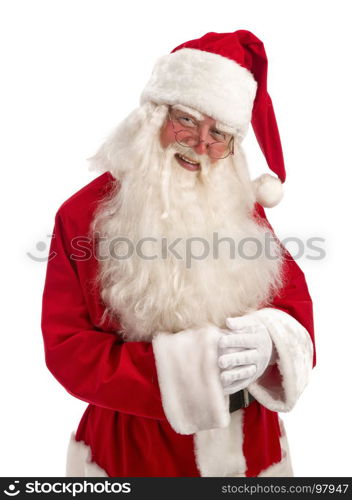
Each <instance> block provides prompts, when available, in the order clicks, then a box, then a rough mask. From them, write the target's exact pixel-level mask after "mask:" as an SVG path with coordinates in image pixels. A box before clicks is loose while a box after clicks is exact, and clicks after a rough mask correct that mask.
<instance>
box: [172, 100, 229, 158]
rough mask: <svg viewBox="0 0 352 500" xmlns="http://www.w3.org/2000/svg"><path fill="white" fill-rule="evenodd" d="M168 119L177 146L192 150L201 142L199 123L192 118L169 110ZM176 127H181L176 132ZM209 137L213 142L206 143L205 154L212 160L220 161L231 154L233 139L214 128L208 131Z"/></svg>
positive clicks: (175, 110) (177, 111) (178, 111)
mask: <svg viewBox="0 0 352 500" xmlns="http://www.w3.org/2000/svg"><path fill="white" fill-rule="evenodd" d="M168 114H169V119H170V121H171V124H172V128H173V130H174V134H175V140H176V142H177V144H179V145H180V146H183V147H184V148H194V147H196V146H198V144H200V143H201V142H205V141H204V140H203V139H200V138H199V128H200V123H199V122H198V121H197V120H195V119H194V118H193V117H192V116H190V115H188V114H187V113H184V112H182V111H181V110H178V109H173V108H171V109H169V112H168ZM176 127H182V128H181V129H180V130H177V129H176ZM209 134H210V136H211V137H212V138H213V139H214V142H208V143H206V148H207V153H208V155H209V157H210V158H212V159H213V160H222V159H224V158H227V157H228V156H229V155H232V154H233V152H234V151H233V149H234V137H233V136H231V135H230V134H226V133H225V132H221V131H220V130H218V129H216V128H212V129H210V130H209Z"/></svg>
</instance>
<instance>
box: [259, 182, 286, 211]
mask: <svg viewBox="0 0 352 500" xmlns="http://www.w3.org/2000/svg"><path fill="white" fill-rule="evenodd" d="M253 188H254V192H255V197H256V200H257V202H258V203H260V204H261V205H262V206H263V207H268V208H271V207H275V206H276V205H278V204H279V203H280V201H281V200H282V198H283V195H284V192H283V186H282V182H281V181H280V179H278V178H277V177H274V176H273V175H270V174H263V175H261V176H260V177H258V178H257V179H255V180H254V181H253Z"/></svg>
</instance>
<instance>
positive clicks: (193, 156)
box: [170, 142, 206, 163]
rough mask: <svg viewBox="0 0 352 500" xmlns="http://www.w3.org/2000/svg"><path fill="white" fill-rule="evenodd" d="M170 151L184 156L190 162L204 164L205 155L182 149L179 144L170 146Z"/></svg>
mask: <svg viewBox="0 0 352 500" xmlns="http://www.w3.org/2000/svg"><path fill="white" fill-rule="evenodd" d="M170 150H171V151H173V152H175V153H179V154H180V155H183V156H186V157H187V158H189V159H190V160H191V161H196V162H198V163H202V162H204V160H205V158H206V155H205V154H204V155H199V154H197V153H195V152H194V151H193V149H192V148H184V147H182V146H181V145H180V144H177V142H176V143H175V144H172V145H171V146H170Z"/></svg>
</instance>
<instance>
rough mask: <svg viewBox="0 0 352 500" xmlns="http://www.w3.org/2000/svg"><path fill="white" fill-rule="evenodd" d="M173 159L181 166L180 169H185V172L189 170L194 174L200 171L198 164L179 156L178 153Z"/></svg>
mask: <svg viewBox="0 0 352 500" xmlns="http://www.w3.org/2000/svg"><path fill="white" fill-rule="evenodd" d="M175 158H176V160H177V161H178V163H179V164H180V165H181V167H183V168H186V169H187V170H191V171H192V172H194V171H196V170H199V169H200V163H199V162H197V161H194V160H191V159H190V158H187V156H184V155H181V154H180V153H176V154H175Z"/></svg>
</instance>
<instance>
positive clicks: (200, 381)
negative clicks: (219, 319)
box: [153, 326, 230, 434]
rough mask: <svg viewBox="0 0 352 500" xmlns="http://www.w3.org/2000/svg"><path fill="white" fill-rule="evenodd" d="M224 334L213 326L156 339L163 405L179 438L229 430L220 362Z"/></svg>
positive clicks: (165, 335) (155, 352)
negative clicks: (202, 431)
mask: <svg viewBox="0 0 352 500" xmlns="http://www.w3.org/2000/svg"><path fill="white" fill-rule="evenodd" d="M220 335H221V333H220V332H219V330H218V329H217V328H215V327H212V326H205V327H203V328H198V329H195V330H191V329H190V330H184V331H182V332H179V333H176V334H170V333H163V332H162V333H159V334H158V335H156V337H155V338H154V339H153V350H154V356H155V362H156V368H157V373H158V381H159V386H160V392H161V398H162V404H163V408H164V411H165V415H166V417H167V419H168V421H169V423H170V425H171V426H172V428H173V429H174V430H175V431H176V432H178V433H179V434H194V433H195V432H197V431H201V430H205V429H212V428H216V427H226V426H227V425H228V424H229V422H230V413H229V398H228V397H227V396H225V395H224V392H223V388H222V386H221V382H220V369H219V366H218V362H217V354H218V351H217V344H218V340H219V337H220Z"/></svg>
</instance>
